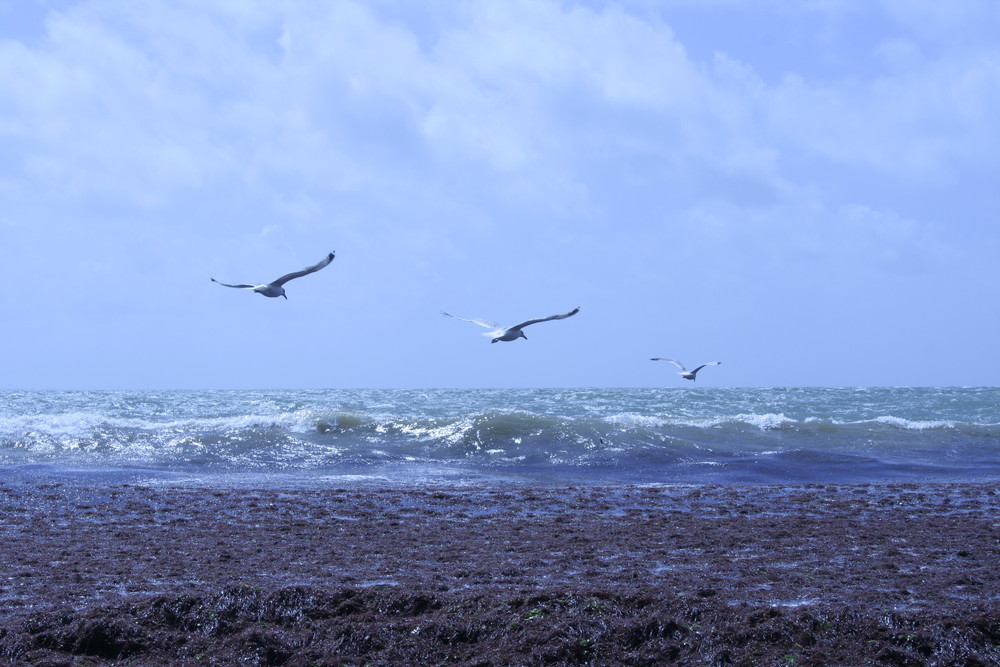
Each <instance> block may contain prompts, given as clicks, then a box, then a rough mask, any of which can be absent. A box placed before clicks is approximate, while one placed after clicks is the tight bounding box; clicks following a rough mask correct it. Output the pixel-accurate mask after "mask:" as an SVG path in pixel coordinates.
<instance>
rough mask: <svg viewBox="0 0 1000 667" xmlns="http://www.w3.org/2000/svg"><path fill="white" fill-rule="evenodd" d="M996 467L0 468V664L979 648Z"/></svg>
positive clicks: (953, 658) (749, 660) (991, 598)
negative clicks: (198, 474)
mask: <svg viewBox="0 0 1000 667" xmlns="http://www.w3.org/2000/svg"><path fill="white" fill-rule="evenodd" d="M998 501H1000V496H998V494H997V491H996V487H995V486H994V485H986V484H941V485H918V484H897V485H806V486H795V487H788V486H785V487H775V486H666V487H642V486H619V487H593V486H534V485H524V484H514V485H502V484H499V483H494V484H490V485H487V486H484V487H480V488H469V487H465V488H455V487H447V488H444V487H443V488H438V489H413V488H387V487H382V488H371V487H360V486H359V487H349V488H327V489H323V488H297V489H280V488H268V489H247V488H206V489H202V488H188V487H170V486H144V485H136V484H123V483H116V482H105V483H96V484H95V483H90V484H76V483H70V482H65V481H54V482H52V481H50V482H41V481H37V480H36V481H31V480H26V481H7V482H3V483H0V660H3V661H7V662H9V663H13V664H45V665H70V664H72V665H100V664H136V665H146V664H178V665H180V664H190V665H195V664H227V665H228V664H249V665H265V664H286V665H314V664H321V665H322V664H327V665H340V664H345V665H354V664H357V665H361V664H373V665H406V664H443V663H451V664H470V665H508V664H516V665H533V664H595V665H658V664H674V663H676V664H689V665H702V664H719V665H727V664H734V665H761V664H778V665H860V664H872V665H882V664H885V665H925V664H926V665H931V664H949V665H968V666H971V665H991V664H1000V574H998V573H1000V502H998Z"/></svg>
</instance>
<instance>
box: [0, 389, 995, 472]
mask: <svg viewBox="0 0 1000 667" xmlns="http://www.w3.org/2000/svg"><path fill="white" fill-rule="evenodd" d="M39 474H44V475H50V476H51V475H69V476H81V475H87V474H96V475H104V476H108V475H118V476H121V477H122V478H123V479H133V478H142V479H143V480H146V481H150V480H152V481H155V480H165V481H169V482H171V483H185V482H190V483H197V484H221V485H234V484H257V485H259V484H273V485H283V484H291V485H345V484H359V483H360V484H384V485H442V484H451V485H468V484H479V483H483V482H487V481H488V482H497V481H501V482H503V481H509V482H511V483H517V482H523V481H528V482H531V483H536V484H548V483H553V484H566V483H571V484H587V483H599V484H607V483H611V484H614V483H625V482H627V483H642V484H703V483H707V484H731V483H732V484H747V483H750V484H755V483H760V484H802V483H824V484H825V483H853V482H906V481H913V482H959V481H978V482H981V481H994V480H998V479H1000V388H992V387H989V388H986V387H969V388H961V387H954V388H952V387H945V388H919V387H908V388H907V387H904V388H770V389H761V388H748V389H738V388H698V387H683V388H681V387H678V388H661V389H504V390H499V389H498V390H481V389H477V390H467V389H463V390H457V389H434V390H375V389H373V390H295V391H5V392H0V479H3V478H4V477H11V476H19V475H21V476H23V475H39Z"/></svg>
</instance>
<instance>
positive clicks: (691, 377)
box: [650, 357, 722, 380]
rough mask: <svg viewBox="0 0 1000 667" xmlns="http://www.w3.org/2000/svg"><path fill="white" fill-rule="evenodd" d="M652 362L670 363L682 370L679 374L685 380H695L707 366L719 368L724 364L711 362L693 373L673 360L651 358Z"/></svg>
mask: <svg viewBox="0 0 1000 667" xmlns="http://www.w3.org/2000/svg"><path fill="white" fill-rule="evenodd" d="M650 361H669V362H670V363H672V364H673V365H674V366H677V368H679V369H681V370H680V371H679V372H678V373H677V374H678V375H680V376H681V377H682V378H684V379H685V380H694V379H695V376H696V375H698V371H700V370H701V369H702V368H704V367H705V366H718V365H719V364H721V363H722V362H721V361H710V362H708V363H707V364H702V365H701V366H698V368H696V369H694V370H693V371H689V370H688V369H686V368H684V364H682V363H681V362H679V361H674V360H673V359H664V358H663V357H651V358H650Z"/></svg>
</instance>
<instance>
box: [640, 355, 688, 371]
mask: <svg viewBox="0 0 1000 667" xmlns="http://www.w3.org/2000/svg"><path fill="white" fill-rule="evenodd" d="M649 360H650V361H669V362H670V363H672V364H673V365H674V366H677V368H679V369H681V370H682V371H687V369H686V368H684V364H682V363H681V362H679V361H674V360H673V359H666V358H664V357H650V359H649Z"/></svg>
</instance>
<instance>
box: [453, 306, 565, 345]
mask: <svg viewBox="0 0 1000 667" xmlns="http://www.w3.org/2000/svg"><path fill="white" fill-rule="evenodd" d="M578 312H580V308H579V306H578V307H576V308H574V309H573V310H571V311H569V312H568V313H564V314H562V315H549V316H548V317H539V318H538V319H537V320H528V321H527V322H521V323H520V324H515V325H514V326H512V327H502V326H499V325H498V324H496V323H495V322H488V321H486V320H469V319H466V318H464V317H455V316H454V315H451V314H449V313H446V312H444V311H443V310H442V311H441V314H442V315H446V316H447V317H454V318H455V319H456V320H462V321H463V322H472V323H473V324H478V325H479V326H481V327H486V328H487V329H491V331H488V332H486V333H484V334H483V335H484V336H492V337H493V340H491V341H490V342H491V343H497V342H499V341H511V340H517V339H518V338H523V339H524V340H528V337H527V336H525V335H524V332H523V331H521V329H523V328H524V327H526V326H528V325H529V324H538V323H539V322H548V321H549V320H564V319H566V318H567V317H569V316H570V315H576V314H577V313H578Z"/></svg>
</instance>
